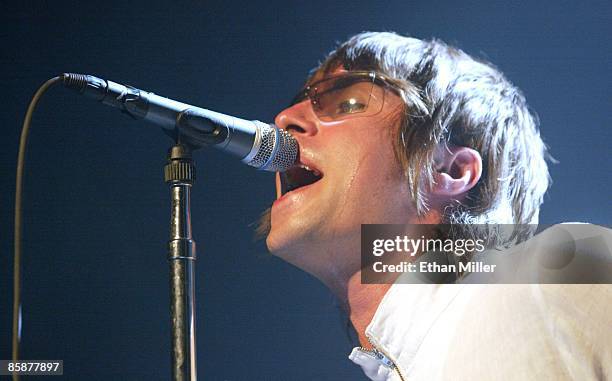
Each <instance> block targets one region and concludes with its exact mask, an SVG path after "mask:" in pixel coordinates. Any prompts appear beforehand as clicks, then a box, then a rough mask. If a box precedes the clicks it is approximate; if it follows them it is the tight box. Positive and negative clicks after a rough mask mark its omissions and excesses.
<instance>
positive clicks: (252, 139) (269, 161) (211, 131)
mask: <svg viewBox="0 0 612 381" xmlns="http://www.w3.org/2000/svg"><path fill="white" fill-rule="evenodd" d="M62 79H63V82H64V85H65V86H66V87H68V88H70V89H73V90H77V91H79V92H80V93H81V94H84V95H86V96H88V97H91V98H94V99H96V100H98V101H99V102H101V103H103V104H105V105H108V106H112V107H115V108H118V109H120V110H122V111H123V112H124V113H127V114H128V115H130V116H131V117H133V118H134V119H144V120H146V121H149V122H152V123H154V124H157V125H159V126H160V127H162V128H163V129H165V130H166V131H168V132H171V133H175V132H178V133H179V135H180V137H181V141H182V142H185V143H188V144H190V145H193V146H196V147H203V146H211V145H212V146H215V147H217V148H220V149H221V150H224V151H227V152H229V153H231V154H233V155H236V156H238V157H239V158H241V159H242V161H243V162H244V163H246V164H248V165H250V166H253V167H255V168H257V169H260V170H267V171H279V172H282V171H285V170H287V169H289V168H290V167H291V166H293V165H294V163H295V162H296V159H297V153H298V145H297V141H296V140H295V139H294V138H293V137H292V136H291V135H290V134H289V133H287V132H286V131H284V130H281V129H279V128H278V127H276V126H275V125H273V124H266V123H263V122H260V121H257V120H252V121H249V120H245V119H240V118H236V117H233V116H230V115H225V114H221V113H218V112H215V111H210V110H206V109H203V108H200V107H196V106H192V105H189V104H186V103H182V102H177V101H175V100H172V99H169V98H164V97H161V96H159V95H156V94H154V93H151V92H147V91H143V90H139V89H137V88H134V87H132V86H126V85H122V84H119V83H115V82H112V81H108V80H104V79H101V78H97V77H94V76H92V75H84V74H74V73H64V74H63V75H62Z"/></svg>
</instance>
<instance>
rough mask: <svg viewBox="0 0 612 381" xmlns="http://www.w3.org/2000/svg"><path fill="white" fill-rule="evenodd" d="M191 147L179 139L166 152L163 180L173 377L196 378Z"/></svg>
mask: <svg viewBox="0 0 612 381" xmlns="http://www.w3.org/2000/svg"><path fill="white" fill-rule="evenodd" d="M191 151H192V149H191V148H190V147H189V146H187V145H184V144H181V143H180V142H179V139H178V138H177V139H176V144H175V145H174V146H172V148H170V150H169V151H168V163H167V164H166V166H165V167H164V180H165V182H166V183H167V184H168V185H169V186H170V193H171V197H172V215H171V218H170V240H169V241H168V261H169V262H170V317H171V321H172V353H171V355H172V379H173V380H174V381H188V380H189V381H196V380H197V372H196V370H197V368H196V335H195V325H196V321H195V284H194V283H195V260H196V245H195V242H194V241H193V239H192V236H191V199H190V196H191V186H192V185H193V182H194V180H195V166H194V164H193V160H192V159H191Z"/></svg>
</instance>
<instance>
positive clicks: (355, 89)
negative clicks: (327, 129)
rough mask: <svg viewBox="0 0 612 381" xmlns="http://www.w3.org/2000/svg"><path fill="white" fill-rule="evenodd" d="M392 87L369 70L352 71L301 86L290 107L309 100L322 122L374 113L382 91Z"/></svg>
mask: <svg viewBox="0 0 612 381" xmlns="http://www.w3.org/2000/svg"><path fill="white" fill-rule="evenodd" d="M388 87H392V88H394V86H393V84H392V83H391V82H390V80H389V79H388V78H387V77H385V76H384V75H382V74H379V73H376V72H372V71H353V72H347V73H342V74H338V75H334V76H331V77H327V78H324V79H321V80H319V81H316V82H314V83H312V84H310V85H309V86H307V87H305V88H304V89H303V90H302V91H300V92H299V93H298V95H297V96H296V97H295V98H294V99H293V101H292V102H291V106H293V105H295V104H297V103H300V102H303V101H305V100H306V99H309V100H310V103H311V105H312V109H313V110H314V112H315V114H316V115H317V117H318V118H319V119H320V120H322V121H326V122H327V121H334V120H339V119H345V118H350V117H355V116H372V115H376V114H378V113H379V112H380V111H381V110H382V108H383V104H384V101H385V92H386V91H385V90H386V88H388Z"/></svg>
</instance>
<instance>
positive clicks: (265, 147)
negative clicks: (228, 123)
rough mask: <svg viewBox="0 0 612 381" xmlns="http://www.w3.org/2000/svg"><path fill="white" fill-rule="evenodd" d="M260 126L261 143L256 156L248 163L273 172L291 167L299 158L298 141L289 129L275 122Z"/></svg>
mask: <svg viewBox="0 0 612 381" xmlns="http://www.w3.org/2000/svg"><path fill="white" fill-rule="evenodd" d="M259 127H260V130H259V131H260V133H261V145H260V146H259V150H258V152H257V154H256V155H255V157H253V159H252V160H251V161H250V162H248V163H247V164H248V165H250V166H253V167H255V168H258V169H261V170H264V171H272V172H276V171H278V172H284V171H286V170H287V169H289V168H291V167H292V166H293V165H294V164H295V162H296V160H297V155H298V143H297V141H296V140H295V139H294V138H293V136H291V134H289V133H288V132H287V131H285V130H281V129H279V128H278V127H276V126H275V125H273V124H272V125H268V124H263V123H261V124H259Z"/></svg>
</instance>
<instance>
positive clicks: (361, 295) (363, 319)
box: [346, 271, 392, 349]
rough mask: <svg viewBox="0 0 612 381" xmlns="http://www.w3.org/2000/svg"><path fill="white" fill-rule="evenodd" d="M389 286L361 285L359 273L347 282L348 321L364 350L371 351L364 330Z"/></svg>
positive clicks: (389, 284)
mask: <svg viewBox="0 0 612 381" xmlns="http://www.w3.org/2000/svg"><path fill="white" fill-rule="evenodd" d="M391 286H392V284H391V283H388V284H363V283H361V271H358V272H357V273H355V274H354V275H353V276H352V277H351V278H350V279H349V281H348V284H347V292H346V304H347V308H348V314H349V319H350V321H351V324H353V327H354V328H355V331H357V336H358V337H359V343H360V345H361V346H362V347H364V348H366V349H371V344H370V342H369V340H368V338H367V337H366V334H365V331H366V328H367V327H368V325H369V324H370V322H371V321H372V319H373V318H374V314H375V313H376V310H377V309H378V306H379V305H380V302H381V301H382V299H383V298H384V296H385V294H386V293H387V291H388V290H389V289H390V288H391Z"/></svg>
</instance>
